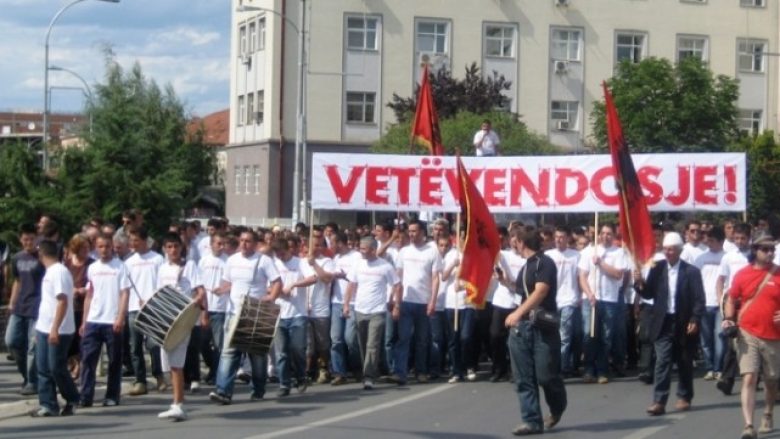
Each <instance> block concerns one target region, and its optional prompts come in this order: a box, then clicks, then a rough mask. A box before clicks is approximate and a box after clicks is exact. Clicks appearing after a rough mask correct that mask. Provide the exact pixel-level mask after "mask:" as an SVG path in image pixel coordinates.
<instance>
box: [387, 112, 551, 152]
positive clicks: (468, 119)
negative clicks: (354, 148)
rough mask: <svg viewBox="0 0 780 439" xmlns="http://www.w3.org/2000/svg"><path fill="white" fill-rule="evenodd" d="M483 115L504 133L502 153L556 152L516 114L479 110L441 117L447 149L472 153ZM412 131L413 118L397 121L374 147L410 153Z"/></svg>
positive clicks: (502, 135)
mask: <svg viewBox="0 0 780 439" xmlns="http://www.w3.org/2000/svg"><path fill="white" fill-rule="evenodd" d="M484 119H490V121H491V122H492V125H493V129H495V130H496V132H497V133H498V134H499V135H500V136H501V153H502V154H503V155H530V154H536V155H542V154H554V153H556V152H557V149H556V148H555V147H554V146H553V145H551V144H550V143H549V142H548V141H547V139H546V138H545V137H542V136H540V135H538V134H535V133H532V132H530V131H528V128H527V126H526V125H525V124H524V123H523V122H522V121H520V120H519V118H518V116H517V115H516V114H512V113H506V112H492V113H483V114H476V113H471V112H467V111H462V112H460V113H457V114H456V115H454V116H451V117H449V118H447V119H440V120H439V125H440V129H441V133H442V142H443V143H444V148H445V151H446V153H447V154H454V153H455V148H460V150H461V153H462V154H463V155H471V154H473V153H474V146H473V145H472V141H473V139H474V133H475V132H476V130H477V129H479V127H480V125H481V123H482V120H484ZM410 133H411V122H410V121H408V120H407V121H405V122H401V123H397V124H394V125H392V126H391V127H390V128H389V129H388V130H387V132H386V133H385V135H383V136H382V138H381V139H379V140H378V141H377V142H376V143H375V144H374V146H373V147H372V150H373V151H375V152H381V153H388V154H408V153H409V134H410ZM412 151H413V152H415V153H420V154H421V153H423V152H424V151H423V149H421V148H416V147H415V148H414V149H413V150H412Z"/></svg>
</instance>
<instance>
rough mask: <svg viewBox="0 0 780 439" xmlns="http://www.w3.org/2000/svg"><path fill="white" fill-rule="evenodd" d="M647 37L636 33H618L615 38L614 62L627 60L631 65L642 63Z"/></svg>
mask: <svg viewBox="0 0 780 439" xmlns="http://www.w3.org/2000/svg"><path fill="white" fill-rule="evenodd" d="M646 40H647V36H646V35H645V34H638V33H619V34H617V36H616V37H615V61H616V62H618V63H619V62H622V61H625V60H628V61H629V62H632V63H638V62H639V61H642V58H644V56H645V41H646Z"/></svg>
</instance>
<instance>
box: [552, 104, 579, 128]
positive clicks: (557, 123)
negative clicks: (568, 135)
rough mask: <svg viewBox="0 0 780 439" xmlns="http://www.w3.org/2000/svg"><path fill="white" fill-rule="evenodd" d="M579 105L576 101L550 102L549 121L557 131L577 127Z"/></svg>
mask: <svg viewBox="0 0 780 439" xmlns="http://www.w3.org/2000/svg"><path fill="white" fill-rule="evenodd" d="M579 106H580V103H579V102H577V101H552V102H551V103H550V120H551V121H552V122H553V124H554V125H553V126H554V128H556V129H559V130H574V129H576V127H577V120H578V119H579V118H578V117H577V114H578V112H579Z"/></svg>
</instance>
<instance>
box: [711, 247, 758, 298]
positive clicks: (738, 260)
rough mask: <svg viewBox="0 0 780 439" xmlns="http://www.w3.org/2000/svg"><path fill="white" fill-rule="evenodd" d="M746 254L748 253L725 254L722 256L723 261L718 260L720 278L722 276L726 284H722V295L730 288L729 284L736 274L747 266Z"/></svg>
mask: <svg viewBox="0 0 780 439" xmlns="http://www.w3.org/2000/svg"><path fill="white" fill-rule="evenodd" d="M748 254H750V251H749V250H748V251H745V252H744V253H743V252H741V251H735V252H727V253H726V254H725V255H723V259H721V260H720V272H719V273H718V274H719V275H720V276H723V277H724V278H725V280H726V282H725V283H724V284H723V293H724V294H725V293H726V292H728V289H729V287H731V282H732V281H733V280H734V276H736V274H737V272H738V271H739V270H741V269H743V268H745V266H747V265H748Z"/></svg>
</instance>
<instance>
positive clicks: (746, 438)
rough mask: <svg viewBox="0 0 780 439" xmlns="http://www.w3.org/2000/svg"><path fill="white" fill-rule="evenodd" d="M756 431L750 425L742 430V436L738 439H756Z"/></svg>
mask: <svg viewBox="0 0 780 439" xmlns="http://www.w3.org/2000/svg"><path fill="white" fill-rule="evenodd" d="M757 436H758V435H757V434H756V429H755V428H753V426H752V425H750V424H748V425H746V426H745V428H743V429H742V436H740V437H739V439H756V437H757Z"/></svg>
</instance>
